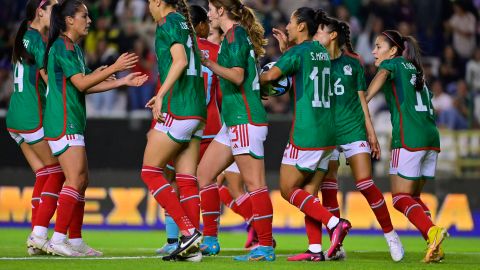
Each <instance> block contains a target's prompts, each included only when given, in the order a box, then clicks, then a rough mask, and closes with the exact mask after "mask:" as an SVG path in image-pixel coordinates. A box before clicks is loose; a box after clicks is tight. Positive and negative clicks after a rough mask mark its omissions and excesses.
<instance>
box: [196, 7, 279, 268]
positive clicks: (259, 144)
mask: <svg viewBox="0 0 480 270" xmlns="http://www.w3.org/2000/svg"><path fill="white" fill-rule="evenodd" d="M208 16H209V19H210V22H211V26H212V27H219V28H221V29H222V31H223V32H224V33H225V37H224V39H223V41H222V44H221V48H220V52H219V54H218V63H215V62H214V61H211V60H209V59H205V60H204V62H203V64H204V66H206V67H207V68H209V69H210V70H212V71H213V73H215V74H216V75H217V76H219V77H220V88H221V90H222V111H221V113H222V117H223V120H224V121H225V123H224V125H223V127H222V130H221V131H220V133H219V134H218V135H217V136H216V137H215V139H214V140H213V142H211V143H210V145H209V147H208V149H207V151H206V152H205V155H204V156H203V158H202V160H201V162H200V164H199V167H198V178H199V184H200V187H201V190H202V191H201V204H202V215H203V222H204V225H205V227H206V228H212V229H209V230H207V231H204V233H205V236H208V237H209V238H207V239H210V240H208V242H209V244H212V243H213V244H216V245H218V240H217V231H218V229H217V226H218V225H216V223H217V219H218V217H219V215H220V198H219V192H218V186H217V184H216V178H217V175H219V174H220V173H221V172H222V171H224V170H225V169H226V168H227V167H228V166H229V165H230V164H231V163H232V162H233V161H234V160H235V162H236V163H237V165H238V167H239V170H240V174H241V176H242V179H243V181H244V183H245V185H246V188H247V190H248V192H249V193H250V199H251V202H252V213H253V220H254V221H253V226H254V228H255V231H256V232H257V234H258V238H259V242H260V246H259V247H258V248H256V249H254V250H252V251H251V252H250V253H249V254H248V255H246V256H238V257H235V260H242V261H243V260H266V261H273V260H275V253H274V250H273V247H272V214H273V209H272V203H271V200H270V196H269V193H268V189H267V186H266V182H265V166H264V160H263V142H264V141H265V139H266V136H267V132H268V130H267V119H266V112H265V109H264V108H263V106H262V103H261V100H260V91H259V90H260V85H259V83H258V71H257V58H258V57H261V56H262V55H263V54H264V53H265V50H264V49H263V47H262V46H263V45H265V44H266V41H265V39H264V37H263V34H264V29H263V27H262V26H261V24H260V23H259V22H258V20H257V19H256V17H255V15H254V13H253V11H252V10H251V9H250V8H248V7H246V6H244V5H243V4H242V2H241V1H239V0H211V1H210V2H209V12H208ZM204 244H205V243H204Z"/></svg>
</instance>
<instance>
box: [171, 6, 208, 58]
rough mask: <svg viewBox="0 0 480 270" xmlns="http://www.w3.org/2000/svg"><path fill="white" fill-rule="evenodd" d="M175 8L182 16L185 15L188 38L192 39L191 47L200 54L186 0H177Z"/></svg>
mask: <svg viewBox="0 0 480 270" xmlns="http://www.w3.org/2000/svg"><path fill="white" fill-rule="evenodd" d="M177 8H178V9H179V11H180V13H182V15H183V17H185V19H186V21H187V26H188V33H189V36H190V39H191V40H192V45H193V49H194V50H195V52H197V54H198V55H202V54H201V53H200V49H199V48H198V46H197V40H196V38H195V30H194V28H193V24H192V17H191V16H190V9H189V7H188V5H187V2H186V0H178V1H177Z"/></svg>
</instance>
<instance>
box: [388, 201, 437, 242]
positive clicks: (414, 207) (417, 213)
mask: <svg viewBox="0 0 480 270" xmlns="http://www.w3.org/2000/svg"><path fill="white" fill-rule="evenodd" d="M392 197H393V206H394V207H395V209H397V210H398V211H400V212H402V213H403V214H404V215H405V216H406V217H407V218H408V220H410V222H411V223H412V224H413V225H415V227H417V229H418V230H419V231H420V232H421V233H422V236H423V238H425V240H427V239H428V230H429V229H430V227H432V226H433V223H432V221H431V220H430V218H428V216H427V215H426V214H425V212H424V211H423V208H422V206H421V205H420V204H418V203H417V202H416V201H415V200H414V199H413V198H412V196H411V195H410V194H408V193H397V194H393V195H392Z"/></svg>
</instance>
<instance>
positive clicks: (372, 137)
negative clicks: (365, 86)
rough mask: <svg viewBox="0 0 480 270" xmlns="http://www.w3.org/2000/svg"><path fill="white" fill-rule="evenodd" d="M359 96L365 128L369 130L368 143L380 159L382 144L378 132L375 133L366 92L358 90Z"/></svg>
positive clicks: (373, 153)
mask: <svg viewBox="0 0 480 270" xmlns="http://www.w3.org/2000/svg"><path fill="white" fill-rule="evenodd" d="M358 96H359V98H360V104H361V105H362V110H363V115H364V118H365V129H366V131H367V137H368V143H369V144H370V147H371V148H372V157H373V158H376V159H377V160H378V159H380V155H381V149H380V144H379V143H378V139H377V134H376V133H375V128H374V127H373V123H372V118H371V117H370V112H369V110H368V105H367V100H366V98H365V92H364V91H358Z"/></svg>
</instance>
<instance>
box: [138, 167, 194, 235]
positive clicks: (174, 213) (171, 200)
mask: <svg viewBox="0 0 480 270" xmlns="http://www.w3.org/2000/svg"><path fill="white" fill-rule="evenodd" d="M141 177H142V180H143V182H144V183H145V184H146V185H147V187H148V190H149V191H150V193H151V194H152V195H153V197H154V198H155V200H157V202H158V203H159V204H160V205H161V206H162V207H163V208H164V209H165V211H167V212H168V213H169V214H170V216H171V217H172V218H173V220H174V221H175V223H177V225H178V227H179V228H180V231H181V232H182V234H183V235H190V234H191V229H194V228H195V226H193V224H192V222H191V221H190V219H189V218H188V217H187V215H186V214H185V211H184V210H183V208H182V206H181V205H180V202H179V201H178V198H177V196H176V195H175V193H174V192H172V191H173V189H172V187H171V186H170V184H169V183H168V182H167V180H166V179H165V177H164V176H163V169H161V168H157V167H151V166H143V167H142V173H141Z"/></svg>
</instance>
